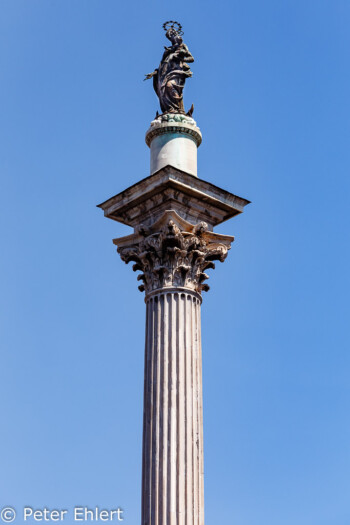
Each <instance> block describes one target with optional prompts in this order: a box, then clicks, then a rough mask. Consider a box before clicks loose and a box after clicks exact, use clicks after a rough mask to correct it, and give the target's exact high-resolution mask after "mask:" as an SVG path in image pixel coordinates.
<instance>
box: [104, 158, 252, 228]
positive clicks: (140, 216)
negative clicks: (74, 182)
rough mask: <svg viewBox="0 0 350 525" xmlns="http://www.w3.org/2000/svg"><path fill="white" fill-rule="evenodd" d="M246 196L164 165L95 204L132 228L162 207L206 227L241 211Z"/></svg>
mask: <svg viewBox="0 0 350 525" xmlns="http://www.w3.org/2000/svg"><path fill="white" fill-rule="evenodd" d="M248 203H249V201H248V200H247V199H244V198H242V197H238V196H237V195H234V194H233V193H229V192H228V191H226V190H223V189H221V188H218V187H217V186H215V185H214V184H211V183H210V182H206V181H204V180H201V179H199V178H198V177H194V176H193V175H190V174H188V173H185V172H183V171H180V170H178V169H175V168H174V167H172V166H166V167H164V168H162V169H161V170H159V171H158V172H157V173H154V174H153V175H150V176H149V177H146V178H145V179H143V180H141V181H140V182H138V183H136V184H134V185H133V186H130V187H129V188H127V189H126V190H124V191H122V192H121V193H118V194H117V195H115V196H114V197H111V198H110V199H108V200H107V201H105V202H103V203H102V204H99V206H98V207H99V208H102V209H103V211H104V214H105V217H108V218H109V219H113V220H115V221H118V222H122V223H123V224H127V225H128V226H132V227H133V228H137V227H138V226H139V225H140V224H141V223H142V224H144V225H145V226H151V225H152V224H153V223H154V222H156V221H157V220H158V219H159V218H160V217H161V216H162V215H163V214H164V212H165V211H166V210H170V209H172V210H174V211H176V212H177V214H178V215H179V216H180V217H182V218H183V219H185V220H186V221H188V222H190V223H191V224H193V225H195V224H197V223H198V222H201V221H204V222H206V223H207V224H208V229H209V230H212V229H213V227H214V226H216V225H218V224H221V223H222V222H224V221H226V220H228V219H230V218H231V217H234V216H235V215H237V214H239V213H242V212H243V209H244V206H246V205H247V204H248Z"/></svg>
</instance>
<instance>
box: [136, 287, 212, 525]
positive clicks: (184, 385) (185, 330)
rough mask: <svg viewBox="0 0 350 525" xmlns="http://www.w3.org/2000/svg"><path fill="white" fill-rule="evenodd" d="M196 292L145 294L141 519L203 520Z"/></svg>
mask: <svg viewBox="0 0 350 525" xmlns="http://www.w3.org/2000/svg"><path fill="white" fill-rule="evenodd" d="M200 307H201V296H200V295H199V294H198V293H196V292H194V291H191V290H185V289H179V290H176V289H172V290H169V289H168V290H166V289H163V290H161V291H157V292H153V293H151V294H149V295H148V296H146V308H147V310H146V344H145V384H144V414H143V418H144V420H143V462H142V525H203V524H204V494H203V492H204V490H203V415H202V356H201V328H200Z"/></svg>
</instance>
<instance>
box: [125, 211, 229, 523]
mask: <svg viewBox="0 0 350 525" xmlns="http://www.w3.org/2000/svg"><path fill="white" fill-rule="evenodd" d="M232 240H233V238H232V237H230V236H228V235H219V234H217V233H213V232H210V231H208V225H207V224H206V223H205V222H200V223H198V224H197V225H195V226H193V225H192V224H190V223H187V222H186V221H183V220H181V218H180V217H179V216H178V215H177V214H176V213H175V212H174V211H167V212H165V213H164V214H163V216H162V217H161V219H160V220H159V221H157V222H156V223H155V224H154V225H153V227H151V228H149V229H144V228H143V229H142V232H138V233H136V234H134V235H131V236H128V237H124V238H121V239H116V240H115V243H116V244H117V245H118V252H119V254H120V255H121V257H122V259H123V260H124V261H125V262H126V263H128V262H130V261H134V263H135V264H134V270H135V271H137V270H140V271H141V272H142V273H141V274H140V275H139V277H138V279H139V280H140V281H142V284H141V285H140V287H139V288H140V290H141V291H145V292H146V296H145V301H146V305H147V320H146V344H145V384H144V415H143V417H144V422H143V465H142V472H143V474H142V520H141V523H142V525H203V524H204V501H203V499H204V494H203V490H204V489H203V415H202V356H201V324H200V307H201V302H202V298H201V292H202V291H206V290H207V289H208V288H209V287H208V285H207V284H206V283H205V281H206V280H207V279H208V275H207V274H206V273H205V270H207V269H208V268H214V267H215V265H214V262H213V261H214V260H219V261H224V260H225V258H226V255H227V252H228V250H229V248H230V245H231V241H232Z"/></svg>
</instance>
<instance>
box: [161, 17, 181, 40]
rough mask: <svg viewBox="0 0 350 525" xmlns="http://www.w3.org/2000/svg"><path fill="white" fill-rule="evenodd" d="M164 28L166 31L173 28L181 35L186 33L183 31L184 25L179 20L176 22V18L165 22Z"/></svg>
mask: <svg viewBox="0 0 350 525" xmlns="http://www.w3.org/2000/svg"><path fill="white" fill-rule="evenodd" d="M163 29H164V31H169V30H173V31H174V32H175V33H177V34H178V35H180V36H181V35H183V34H184V32H183V31H182V25H181V24H180V23H179V22H176V21H175V20H168V22H164V24H163Z"/></svg>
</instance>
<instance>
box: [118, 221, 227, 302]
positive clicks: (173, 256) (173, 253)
mask: <svg viewBox="0 0 350 525" xmlns="http://www.w3.org/2000/svg"><path fill="white" fill-rule="evenodd" d="M232 241H233V237H231V236H228V235H220V234H217V233H213V232H211V231H208V226H207V224H206V223H205V222H199V223H198V224H197V225H195V226H194V225H192V224H190V223H188V222H187V221H185V220H184V219H182V218H181V217H179V215H177V213H176V212H174V211H166V212H165V213H164V215H163V216H162V217H161V218H160V219H159V220H158V221H156V223H154V224H153V226H152V227H151V228H149V229H147V228H144V227H142V226H140V227H139V228H137V230H136V233H134V234H133V235H129V236H127V237H122V238H119V239H115V240H114V241H113V242H114V243H115V244H116V245H117V246H118V253H119V254H120V256H121V258H122V260H123V261H124V262H125V263H129V262H130V261H133V262H134V263H135V264H134V265H133V270H134V271H137V270H139V271H141V274H139V275H138V280H140V281H142V284H141V285H140V286H139V290H140V291H141V292H143V291H145V292H146V294H148V293H150V292H152V291H153V290H157V289H161V288H174V287H181V288H188V289H190V290H193V291H196V292H198V293H201V292H202V291H208V290H209V286H208V284H206V283H204V281H205V280H206V279H208V278H209V276H208V275H207V274H206V273H205V271H206V270H208V269H209V268H215V265H214V262H213V261H216V260H218V261H220V262H223V261H224V260H225V258H226V256H227V252H228V250H229V249H230V247H231V242H232Z"/></svg>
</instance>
